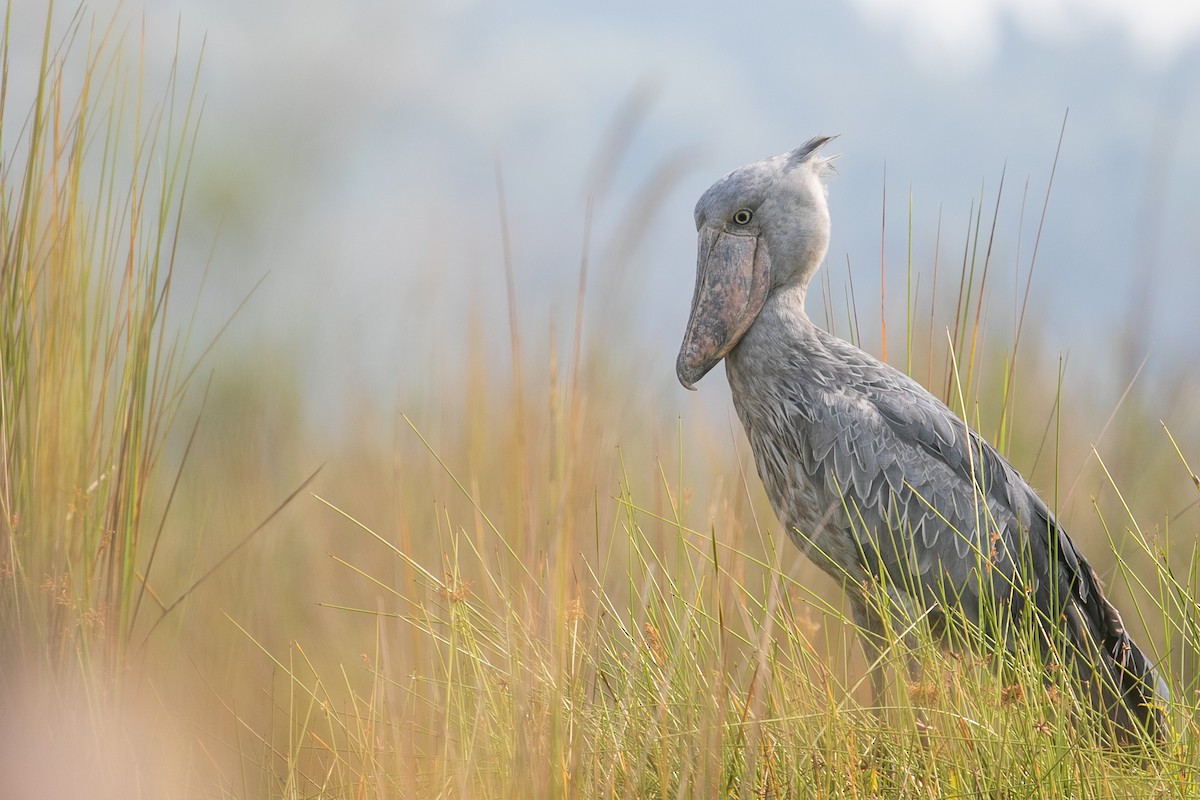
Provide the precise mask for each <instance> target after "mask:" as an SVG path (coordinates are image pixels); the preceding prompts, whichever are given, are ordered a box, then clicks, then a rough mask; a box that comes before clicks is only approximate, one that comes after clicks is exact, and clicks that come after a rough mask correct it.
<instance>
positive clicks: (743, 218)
mask: <svg viewBox="0 0 1200 800" xmlns="http://www.w3.org/2000/svg"><path fill="white" fill-rule="evenodd" d="M753 217H754V212H753V211H751V210H750V209H748V208H739V209H738V210H737V211H735V212H733V221H734V223H735V224H737V225H748V224H749V223H750V220H751V219H753Z"/></svg>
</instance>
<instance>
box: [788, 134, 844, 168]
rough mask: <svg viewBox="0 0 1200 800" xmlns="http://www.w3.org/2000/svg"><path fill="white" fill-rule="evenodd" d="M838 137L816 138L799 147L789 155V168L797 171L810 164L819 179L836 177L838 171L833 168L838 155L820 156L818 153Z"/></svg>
mask: <svg viewBox="0 0 1200 800" xmlns="http://www.w3.org/2000/svg"><path fill="white" fill-rule="evenodd" d="M836 138H837V136H836V135H834V136H814V137H813V138H811V139H809V140H808V141H807V142H805V143H804V144H802V145H800V146H799V147H797V148H796V149H795V150H793V151H792V152H790V153H788V159H787V167H788V169H795V168H796V167H798V166H800V165H801V164H809V165H811V166H812V169H813V172H815V173H816V174H817V177H819V178H826V177H829V176H830V175H836V174H837V169H836V168H835V167H834V166H833V162H834V159H836V158H837V156H836V155H833V156H818V155H817V151H818V150H820V149H821V147H822V146H824V145H825V144H828V143H829V142H831V141H833V140H834V139H836Z"/></svg>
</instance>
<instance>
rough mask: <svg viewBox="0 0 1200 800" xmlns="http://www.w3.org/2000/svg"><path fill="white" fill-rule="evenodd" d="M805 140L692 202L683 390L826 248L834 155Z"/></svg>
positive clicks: (679, 368)
mask: <svg viewBox="0 0 1200 800" xmlns="http://www.w3.org/2000/svg"><path fill="white" fill-rule="evenodd" d="M832 138H833V137H831V136H818V137H815V138H813V139H809V140H808V141H807V142H805V143H804V144H802V145H801V146H800V147H798V148H796V149H795V150H792V151H791V152H789V153H784V154H782V155H778V156H774V157H772V158H767V159H763V160H762V161H756V162H754V163H753V164H747V165H746V166H744V167H741V168H739V169H736V170H734V171H733V172H731V173H729V174H728V175H726V176H725V177H724V178H721V179H720V180H719V181H717V182H716V183H714V184H713V185H712V186H710V187H709V188H708V191H706V192H705V193H704V194H703V195H702V196H701V198H700V202H698V203H697V204H696V231H697V232H698V234H699V240H698V243H697V259H696V289H695V292H694V293H693V295H692V312H691V315H690V317H689V318H688V324H687V330H686V331H685V332H684V334H683V344H682V345H681V346H680V348H679V358H678V359H677V361H676V362H675V374H676V375H677V376H678V377H679V382H680V383H682V384H683V385H684V386H685V387H687V388H688V389H694V388H695V383H696V382H697V381H699V380H700V379H701V378H702V377H704V375H705V374H706V373H707V372H708V371H709V370H710V369H712V368H713V367H714V366H716V365H717V362H719V361H720V360H721V359H722V358H724V357H725V356H726V355H727V354H728V353H729V351H730V350H732V349H733V348H734V347H735V346H736V345H737V343H738V341H739V340H740V339H741V338H742V336H743V335H744V334H745V333H746V331H748V330H749V329H750V326H751V325H752V324H753V323H754V319H755V317H757V316H758V312H759V311H760V310H762V307H763V303H765V302H766V299H767V297H768V296H769V295H770V293H771V292H772V291H774V290H775V289H778V288H780V287H782V286H800V287H801V288H803V287H805V286H807V285H808V281H809V280H810V279H811V278H812V275H813V273H814V272H815V271H816V269H817V266H818V265H819V264H820V263H821V259H822V258H824V257H825V250H826V248H827V247H828V246H829V208H828V206H827V204H826V201H825V185H824V183H823V179H824V178H825V177H826V176H827V175H829V174H830V173H831V172H832V171H833V166H832V164H831V162H832V158H826V157H822V156H818V155H817V154H816V153H817V150H819V149H820V147H821V146H822V145H823V144H825V143H826V142H828V141H829V140H830V139H832Z"/></svg>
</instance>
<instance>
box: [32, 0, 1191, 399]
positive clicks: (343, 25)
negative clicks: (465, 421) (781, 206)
mask: <svg viewBox="0 0 1200 800" xmlns="http://www.w3.org/2000/svg"><path fill="white" fill-rule="evenodd" d="M40 6H41V4H39V3H20V4H17V6H16V7H15V8H14V9H13V12H14V15H15V17H16V18H17V19H16V21H15V22H14V28H15V29H16V30H18V31H20V30H24V31H28V32H32V33H33V34H34V35H31V36H27V37H26V38H25V43H26V44H27V46H28V47H29V48H30V51H31V53H32V52H33V51H34V49H35V48H36V47H38V46H39V44H40V42H39V36H38V35H37V31H38V30H39V26H40V24H41V21H42V11H41V9H40ZM88 8H89V10H90V11H91V12H94V13H95V14H96V15H97V18H99V19H106V18H107V14H108V13H109V10H108V9H107V8H106V6H105V3H104V2H96V3H91V4H89V7H88ZM60 17H62V21H63V22H64V23H65V22H66V20H67V15H66V14H60ZM118 20H119V21H118V23H117V28H118V30H120V31H122V32H123V34H124V36H125V38H126V39H127V40H128V42H129V45H130V46H132V47H138V46H141V47H143V48H144V55H143V57H144V59H145V63H146V73H147V75H148V76H150V78H149V83H148V85H149V86H150V87H151V91H150V92H149V94H153V92H152V87H153V80H154V76H162V75H165V74H166V69H167V66H168V65H169V63H170V61H171V59H173V58H174V57H175V54H176V50H177V48H178V51H179V59H180V64H181V68H182V69H183V70H184V71H185V72H187V71H189V70H190V69H191V68H192V67H193V66H194V65H195V64H196V63H197V62H199V63H200V67H199V70H200V74H199V95H200V96H201V98H202V99H203V101H204V117H203V122H202V126H201V127H202V132H201V136H200V140H199V144H198V146H197V149H196V152H195V160H194V169H193V178H192V181H191V185H190V187H189V200H188V209H187V219H188V223H187V232H188V234H189V237H188V239H187V240H186V244H187V245H188V246H189V251H190V252H189V256H188V259H187V263H189V264H197V263H199V264H203V263H209V262H211V274H210V276H209V281H208V285H207V287H206V295H205V300H204V302H203V303H202V310H203V311H204V313H205V314H206V315H208V316H207V319H208V323H209V324H208V328H206V329H205V330H204V331H201V332H200V334H199V335H197V336H196V337H194V339H195V341H203V340H204V339H205V338H206V336H205V335H204V334H206V333H209V332H210V331H211V330H213V329H214V328H215V326H216V325H217V324H219V323H218V321H223V320H224V319H225V317H226V316H227V314H228V312H229V310H230V309H231V308H232V307H234V306H236V304H237V303H238V302H240V301H241V300H242V299H243V298H244V297H245V296H246V295H247V294H248V293H249V292H250V289H251V287H253V286H254V285H256V284H257V283H258V282H259V281H260V280H263V279H265V280H264V282H263V284H262V287H261V290H260V291H259V293H258V294H257V296H256V297H255V298H254V299H252V300H251V301H250V303H249V305H248V306H247V308H246V310H245V312H244V313H243V314H242V315H241V316H240V317H239V319H238V320H237V322H236V324H235V325H234V326H233V328H232V330H231V335H230V339H231V340H237V341H239V342H243V343H244V342H250V341H253V342H264V341H265V342H271V343H272V344H273V345H278V346H280V347H282V348H283V349H285V350H286V351H288V352H291V353H295V354H297V355H298V357H301V359H302V362H303V363H302V365H297V367H298V368H300V369H301V370H302V371H303V373H304V375H305V377H306V379H307V380H309V381H310V388H311V389H312V391H311V393H310V394H309V395H308V399H309V400H310V401H311V402H313V403H315V404H317V407H318V408H320V409H321V410H322V411H323V412H324V411H332V410H334V409H337V408H338V407H340V405H339V404H340V402H341V399H342V398H340V397H339V396H338V395H339V391H340V389H339V387H344V386H346V384H347V382H352V383H354V384H355V385H356V387H361V386H362V385H366V386H370V387H371V389H372V390H373V391H380V392H384V393H388V392H394V391H395V388H396V385H397V383H400V382H405V381H413V380H420V378H421V376H422V375H423V374H424V373H425V372H426V371H427V370H431V369H433V370H436V369H437V363H438V362H439V361H441V360H442V359H441V357H440V356H437V357H434V358H431V357H430V354H431V353H432V352H434V351H435V350H436V351H437V352H438V353H444V352H446V351H447V348H453V347H457V346H461V340H462V337H463V333H464V331H465V329H466V328H467V323H468V321H469V318H470V317H471V316H472V315H480V314H482V315H484V316H485V317H487V318H488V319H489V320H491V319H495V320H499V321H500V322H501V323H503V321H504V319H505V316H504V315H505V308H504V304H503V303H502V302H500V301H499V300H498V299H497V298H500V297H502V296H503V288H504V273H503V268H502V259H503V250H502V243H501V225H500V218H499V208H498V201H497V186H496V165H497V164H499V165H500V167H501V169H502V170H503V175H504V192H505V196H506V202H507V206H508V208H507V213H508V226H509V235H510V237H511V255H512V261H513V265H514V272H515V279H516V283H517V290H518V291H517V294H518V297H519V298H520V301H521V302H520V308H519V313H520V315H521V318H522V323H523V326H524V327H525V329H526V330H527V332H528V335H529V336H534V337H540V336H544V335H545V333H546V331H547V327H548V325H549V322H550V320H549V310H548V309H549V308H550V306H551V305H552V302H551V300H552V298H560V297H564V296H565V297H568V298H570V297H573V296H574V293H575V291H576V288H577V283H578V266H579V256H580V254H581V253H582V252H583V241H584V228H585V219H586V213H585V211H586V206H587V202H588V200H589V198H590V199H591V200H592V201H593V202H594V204H595V209H594V219H593V223H592V231H591V237H590V255H591V261H592V263H591V282H592V284H593V286H594V287H598V290H597V291H594V292H592V293H590V294H589V298H588V300H589V305H588V308H587V313H586V314H585V320H586V325H587V327H588V329H589V330H597V331H599V330H606V329H605V327H604V326H605V322H604V317H605V316H606V315H611V314H613V313H614V312H615V311H616V310H617V309H618V308H619V310H620V317H621V326H620V328H621V330H623V331H626V332H627V333H628V335H629V337H630V339H631V340H632V341H635V342H636V343H637V352H636V358H637V360H638V361H639V363H640V364H641V365H642V370H643V374H644V375H645V378H646V380H647V381H649V382H652V383H654V384H655V385H656V386H660V387H661V389H662V391H663V393H664V396H663V402H664V403H668V404H671V405H678V404H684V403H689V402H693V400H692V399H691V398H685V397H684V393H683V392H682V390H677V387H674V386H673V383H674V381H673V378H672V374H671V373H672V363H673V354H674V350H675V347H676V346H677V341H676V340H677V339H678V337H679V335H680V331H681V329H682V325H683V322H684V321H685V319H686V311H687V304H688V301H689V299H690V293H691V282H692V279H693V269H694V262H693V259H694V252H693V236H694V230H693V226H692V223H691V209H692V205H693V204H694V202H695V200H696V198H697V197H698V196H699V194H700V193H701V192H702V191H703V189H704V188H706V187H707V186H708V184H709V183H711V182H712V181H713V180H714V179H715V178H717V177H719V176H720V175H722V174H724V173H725V172H727V171H729V170H730V169H733V168H735V167H737V166H739V165H741V164H743V163H745V162H748V161H751V160H755V159H758V158H762V157H765V156H767V155H772V154H775V153H778V152H782V151H785V150H788V149H791V148H792V147H794V146H796V145H797V144H798V143H799V142H801V141H803V140H804V139H806V138H808V137H809V136H811V135H814V134H816V133H836V134H839V135H840V138H839V139H838V140H837V141H836V142H835V143H834V145H833V146H832V148H831V150H832V151H833V152H838V153H841V154H842V157H841V159H840V160H839V162H838V166H839V170H840V173H841V175H840V177H838V178H837V179H836V180H835V181H834V182H833V184H832V186H831V187H830V198H831V205H832V216H833V221H834V234H833V240H832V243H831V246H830V250H829V257H828V267H827V273H828V278H829V280H830V281H831V283H832V285H833V291H832V295H833V297H835V298H838V301H839V305H840V306H842V307H844V300H843V297H844V289H843V287H844V284H845V278H846V273H847V269H848V268H849V269H850V270H853V271H854V276H855V290H856V294H857V296H858V297H859V298H878V296H879V275H880V245H881V229H882V218H883V213H884V202H883V199H884V190H885V187H886V192H887V207H886V211H887V228H886V237H885V241H884V255H885V260H886V266H887V269H886V271H885V273H886V274H887V275H888V276H890V279H895V280H896V281H897V284H896V286H895V287H889V289H891V290H893V291H895V292H897V294H898V293H899V292H900V291H902V290H903V276H904V270H905V260H906V248H907V246H908V243H909V233H908V228H909V212H910V208H911V214H912V216H911V229H912V243H913V254H914V258H916V259H917V266H918V267H920V266H921V265H928V263H929V262H930V261H931V258H932V255H933V252H934V245H935V243H936V241H937V236H938V230H939V223H940V230H941V237H940V239H941V245H942V247H941V255H942V259H943V261H944V262H946V263H954V264H955V265H957V263H958V262H961V259H962V247H963V243H964V242H965V241H966V238H967V237H966V234H967V232H968V225H969V223H970V220H969V214H970V212H971V209H972V204H974V205H975V206H976V207H978V206H979V205H980V203H981V201H982V202H983V203H984V204H986V205H987V206H988V207H989V208H990V207H991V206H992V205H993V204H994V202H995V197H996V193H997V191H998V190H999V188H1000V181H1001V178H1003V180H1004V186H1003V194H1004V199H1003V201H1002V202H1001V205H1000V209H999V215H998V217H997V225H998V227H997V230H998V235H997V249H996V252H995V253H994V258H995V259H996V263H998V264H1000V265H1001V266H1003V267H1006V268H1008V271H1007V274H1006V280H1007V286H1005V288H1006V289H1009V288H1011V287H1012V286H1014V285H1016V281H1015V280H1013V279H1012V275H1014V274H1016V273H1017V272H1018V269H1019V270H1020V271H1021V274H1022V275H1023V271H1024V270H1027V269H1028V268H1029V262H1030V256H1031V255H1032V252H1033V244H1034V242H1035V235H1036V233H1037V222H1038V218H1039V215H1040V213H1041V209H1042V206H1043V200H1044V197H1045V194H1046V190H1047V184H1048V182H1049V181H1050V177H1051V174H1052V167H1053V165H1054V160H1055V149H1056V144H1057V141H1058V138H1059V134H1060V131H1061V130H1062V129H1063V123H1064V119H1065V120H1066V124H1065V134H1064V137H1063V144H1062V152H1061V155H1060V158H1059V160H1058V168H1057V171H1056V172H1055V173H1054V186H1053V191H1052V193H1051V196H1050V201H1049V205H1048V209H1047V212H1046V218H1045V221H1046V227H1045V230H1044V231H1043V232H1042V236H1041V237H1040V241H1039V242H1038V249H1037V262H1036V264H1037V266H1036V270H1035V271H1036V276H1035V279H1034V286H1033V292H1032V311H1033V316H1034V317H1035V320H1036V322H1037V324H1039V325H1040V326H1043V327H1044V329H1045V336H1046V338H1045V342H1044V344H1045V346H1047V347H1050V348H1053V349H1054V350H1055V351H1061V352H1064V353H1071V354H1073V355H1074V356H1075V357H1076V359H1077V360H1078V361H1084V360H1089V361H1092V362H1094V363H1097V364H1099V365H1100V367H1099V372H1100V373H1102V377H1107V378H1111V379H1112V380H1113V381H1114V382H1115V383H1117V384H1121V383H1122V382H1123V381H1125V380H1127V379H1128V378H1129V375H1128V374H1127V371H1128V369H1129V365H1128V363H1127V360H1128V359H1126V360H1119V359H1118V360H1114V359H1112V352H1113V347H1114V337H1115V338H1117V339H1121V340H1123V341H1125V340H1128V341H1129V342H1131V344H1130V345H1128V346H1129V347H1130V348H1131V349H1132V351H1133V355H1132V359H1133V361H1134V363H1135V364H1136V363H1138V362H1140V360H1141V359H1142V357H1144V356H1146V355H1149V357H1150V359H1151V362H1152V364H1154V365H1156V366H1157V367H1158V368H1159V369H1166V368H1167V365H1168V364H1169V365H1174V367H1173V368H1182V367H1183V366H1184V365H1186V366H1188V367H1195V366H1196V365H1197V363H1198V361H1200V336H1198V334H1200V322H1198V321H1197V319H1198V316H1197V314H1196V313H1195V305H1196V299H1197V298H1200V224H1197V223H1198V220H1200V198H1198V195H1197V193H1196V192H1195V190H1194V187H1195V186H1196V185H1197V184H1198V183H1200V149H1197V148H1196V147H1195V146H1194V143H1195V142H1197V141H1200V91H1198V87H1200V8H1197V6H1196V5H1195V4H1194V3H1189V2H1185V1H1184V0H1144V1H1143V2H1124V1H1123V0H1047V1H1044V2H1028V1H1027V0H986V1H984V2H976V3H971V4H956V3H950V4H947V3H940V2H934V1H933V0H922V1H921V2H902V1H901V0H852V1H851V2H841V3H823V4H816V5H814V4H787V3H778V4H763V5H756V6H754V7H753V8H750V9H744V10H738V11H735V10H733V9H731V8H730V7H729V6H728V5H726V4H718V3H704V2H702V3H695V4H691V5H689V7H688V8H687V10H686V11H680V10H675V9H667V8H660V7H646V6H645V5H644V4H642V3H623V2H617V3H606V4H604V5H603V7H595V8H583V7H574V8H566V7H560V6H557V5H554V4H544V3H529V2H510V3H486V2H468V1H466V0H455V1H453V2H403V3H396V2H370V1H369V0H355V1H354V2H346V3H338V4H333V5H331V4H329V3H323V2H315V1H311V2H310V1H309V0H298V1H297V2H292V1H289V2H282V0H279V1H278V2H276V1H273V0H263V1H262V2H256V3H252V4H246V3H240V2H232V1H228V2H226V1H225V0H191V1H189V0H150V1H149V2H145V3H125V4H124V5H123V8H122V10H121V12H120V13H119V14H118ZM14 38H15V41H14V45H15V46H16V47H19V46H20V45H21V37H14ZM201 51H203V56H202V57H201ZM15 52H16V51H15ZM15 60H16V59H15ZM18 61H19V60H18ZM35 65H36V60H32V61H31V62H30V67H33V66H35ZM10 84H11V85H12V86H13V87H15V88H18V89H19V88H20V87H22V85H24V86H28V85H29V83H28V81H22V80H21V76H19V75H15V76H14V77H13V79H11V80H10ZM1068 112H1069V113H1068ZM989 222H990V220H989ZM210 251H211V256H210V255H209V253H210ZM618 271H620V272H622V273H623V274H625V275H626V276H628V277H629V278H631V279H632V280H630V282H629V283H627V284H622V285H621V288H620V296H619V297H612V296H606V295H605V294H604V290H605V289H606V288H609V287H612V286H613V285H615V282H614V279H613V277H612V275H613V273H614V272H618ZM198 272H199V271H198V270H189V274H187V275H181V276H180V277H181V278H183V279H185V281H186V282H187V283H189V284H190V286H189V287H188V288H190V289H191V290H193V291H194V290H195V289H196V287H197V286H198V285H199V279H198V277H197V276H196V275H195V274H191V273H198ZM180 305H183V306H188V305H190V303H188V302H187V301H186V299H185V300H183V302H181V303H180ZM875 305H878V304H877V303H874V302H873V301H872V307H873V306H875ZM996 313H1000V311H999V310H997V312H996ZM867 316H869V317H872V318H873V317H875V316H877V314H871V315H867ZM560 322H564V321H562V320H560ZM564 324H565V323H564ZM863 324H866V321H865V320H864V321H863ZM485 327H486V326H485ZM501 327H502V326H501ZM435 345H436V347H435ZM299 354H302V356H300V355H299ZM1110 369H1111V370H1115V371H1117V373H1118V374H1115V375H1104V374H1103V373H1107V372H1108V371H1109V370H1110ZM1122 371H1124V372H1122ZM718 393H719V392H704V393H703V394H704V395H711V394H718ZM332 416H334V417H336V414H333V415H332Z"/></svg>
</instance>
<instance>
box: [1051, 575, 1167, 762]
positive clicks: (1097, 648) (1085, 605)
mask: <svg viewBox="0 0 1200 800" xmlns="http://www.w3.org/2000/svg"><path fill="white" fill-rule="evenodd" d="M1079 566H1080V567H1081V572H1082V573H1083V574H1082V575H1080V577H1081V578H1083V580H1082V581H1081V582H1080V583H1085V584H1089V585H1088V586H1086V588H1085V587H1083V586H1080V585H1076V587H1075V592H1073V594H1074V597H1073V602H1071V603H1069V604H1068V608H1067V613H1066V617H1067V621H1068V623H1069V624H1068V625H1067V631H1068V636H1069V638H1070V639H1071V640H1072V641H1071V642H1070V645H1071V649H1072V651H1073V652H1074V654H1075V659H1074V660H1075V661H1076V670H1077V673H1078V675H1079V678H1080V680H1081V681H1082V682H1083V686H1084V690H1085V693H1086V694H1088V695H1089V697H1090V699H1091V701H1092V703H1093V704H1094V705H1095V706H1096V708H1097V709H1098V710H1099V711H1102V712H1103V713H1104V714H1105V715H1106V716H1107V717H1108V719H1109V722H1110V723H1111V725H1112V734H1113V735H1114V738H1115V739H1116V741H1117V742H1118V743H1119V744H1122V745H1131V744H1136V743H1137V742H1139V741H1142V740H1144V738H1145V737H1146V736H1149V737H1150V738H1151V739H1152V740H1154V741H1158V742H1162V741H1164V740H1165V737H1166V732H1167V723H1166V717H1165V715H1164V713H1163V709H1164V707H1165V706H1166V705H1167V703H1169V702H1170V692H1169V691H1168V689H1167V684H1166V681H1164V680H1163V679H1162V677H1161V676H1160V675H1159V674H1158V671H1157V670H1156V669H1155V668H1154V666H1153V664H1152V663H1151V662H1150V659H1149V658H1148V657H1147V656H1146V654H1145V653H1144V652H1142V650H1141V648H1139V647H1138V646H1137V644H1136V643H1135V642H1134V641H1133V639H1131V638H1130V637H1129V634H1128V633H1126V631H1125V624H1124V622H1123V621H1122V620H1121V615H1120V613H1119V612H1118V611H1117V609H1116V607H1115V606H1113V604H1112V603H1110V602H1109V601H1108V598H1106V597H1105V596H1104V595H1103V594H1102V593H1101V591H1100V582H1099V580H1098V579H1097V577H1096V573H1095V571H1094V570H1093V569H1092V568H1091V565H1089V564H1088V563H1087V562H1086V561H1083V559H1080V565H1079ZM1081 590H1082V591H1081Z"/></svg>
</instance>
